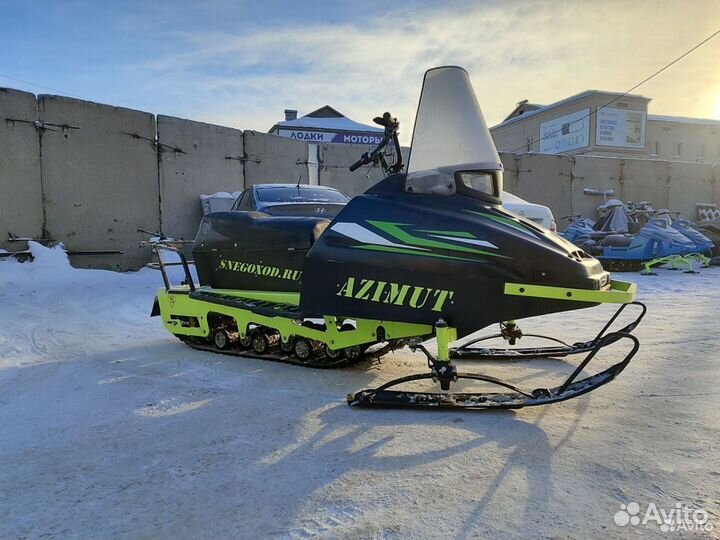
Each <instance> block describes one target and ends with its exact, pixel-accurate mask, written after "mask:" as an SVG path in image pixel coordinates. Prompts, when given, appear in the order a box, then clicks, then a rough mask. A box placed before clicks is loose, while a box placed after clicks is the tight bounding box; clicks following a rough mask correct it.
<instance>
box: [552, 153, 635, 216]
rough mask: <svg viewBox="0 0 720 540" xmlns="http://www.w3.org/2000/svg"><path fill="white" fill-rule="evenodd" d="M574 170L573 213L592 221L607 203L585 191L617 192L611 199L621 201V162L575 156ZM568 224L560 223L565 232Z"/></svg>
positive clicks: (596, 157)
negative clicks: (598, 209)
mask: <svg viewBox="0 0 720 540" xmlns="http://www.w3.org/2000/svg"><path fill="white" fill-rule="evenodd" d="M571 159H572V160H573V169H572V174H573V176H572V213H573V214H580V215H582V216H584V217H587V218H590V219H597V217H598V213H597V207H598V206H600V205H601V204H603V203H604V202H605V198H604V197H602V196H597V195H585V193H584V190H585V189H586V188H588V189H595V190H598V191H606V190H610V189H614V190H615V195H613V196H609V197H608V198H609V199H621V198H622V189H621V187H622V186H621V184H620V170H621V169H620V166H621V160H620V159H616V158H605V157H598V156H573V157H572V158H571ZM567 225H568V224H567V223H562V224H560V223H558V226H559V228H560V229H562V230H564V229H565V228H566V226H567Z"/></svg>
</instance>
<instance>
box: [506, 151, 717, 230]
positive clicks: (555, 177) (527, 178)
mask: <svg viewBox="0 0 720 540" xmlns="http://www.w3.org/2000/svg"><path fill="white" fill-rule="evenodd" d="M500 157H501V159H502V161H503V165H504V166H505V191H508V192H510V193H514V194H516V195H518V196H520V197H522V198H524V199H527V200H529V201H532V202H535V203H539V204H544V205H546V206H549V207H550V209H551V210H552V211H553V213H554V214H555V217H556V218H560V217H562V216H565V215H569V214H581V215H584V216H587V217H593V218H594V217H596V214H597V207H598V206H600V205H601V204H602V203H603V202H604V197H602V196H593V195H585V193H584V189H585V188H591V189H595V190H598V191H605V190H609V189H614V190H615V195H614V196H613V197H612V198H617V199H621V200H623V201H635V202H639V201H649V202H651V203H652V205H653V207H654V208H655V209H656V210H657V209H660V208H669V209H670V210H673V211H678V212H682V214H683V215H684V216H686V217H688V218H690V219H695V215H696V208H695V205H696V203H699V202H706V203H709V202H714V203H715V204H718V205H720V180H718V175H719V174H720V172H719V170H720V167H718V166H714V167H713V165H711V164H702V163H689V162H688V163H684V162H667V161H660V160H649V159H618V158H609V157H600V156H584V155H582V156H580V155H575V156H551V155H543V154H508V153H503V154H501V155H500ZM565 225H566V224H565V223H563V222H562V221H558V226H559V227H560V228H561V229H562V228H563V227H564V226H565Z"/></svg>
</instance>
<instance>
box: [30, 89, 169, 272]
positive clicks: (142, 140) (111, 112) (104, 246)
mask: <svg viewBox="0 0 720 540" xmlns="http://www.w3.org/2000/svg"><path fill="white" fill-rule="evenodd" d="M38 98H39V100H38V104H39V115H40V119H41V120H42V121H43V122H46V123H50V124H54V127H53V126H50V127H52V129H47V130H45V131H44V132H43V133H42V138H41V147H42V170H43V185H44V192H45V200H46V205H45V213H46V219H47V230H48V232H49V234H50V236H51V237H52V238H53V239H55V240H59V241H62V242H64V243H65V245H66V246H67V247H68V249H71V250H120V251H122V252H123V255H122V256H118V255H106V256H78V257H75V258H74V260H73V261H72V262H73V264H75V265H76V266H83V267H97V268H108V269H120V270H127V269H134V268H139V267H141V266H142V265H143V264H144V263H146V262H147V261H148V260H149V257H150V254H149V251H148V250H147V249H145V248H140V247H138V245H137V243H138V240H139V239H140V238H142V237H141V235H139V234H138V233H137V232H136V228H137V227H143V228H145V229H149V230H157V229H158V228H159V226H160V220H159V214H158V198H159V190H158V175H157V169H158V164H157V155H156V152H155V144H154V141H155V119H154V117H153V115H152V114H149V113H145V112H140V111H135V110H131V109H124V108H120V107H111V106H109V105H100V104H97V103H92V102H88V101H81V100H76V99H71V98H66V97H59V96H48V95H41V96H39V97H38Z"/></svg>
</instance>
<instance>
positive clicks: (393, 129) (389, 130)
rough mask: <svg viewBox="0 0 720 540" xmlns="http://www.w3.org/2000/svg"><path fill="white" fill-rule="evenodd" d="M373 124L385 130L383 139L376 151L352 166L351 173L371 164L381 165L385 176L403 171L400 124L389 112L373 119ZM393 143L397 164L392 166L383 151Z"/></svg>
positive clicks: (367, 154)
mask: <svg viewBox="0 0 720 540" xmlns="http://www.w3.org/2000/svg"><path fill="white" fill-rule="evenodd" d="M373 122H375V123H376V124H378V125H380V126H383V127H384V128H385V133H384V135H383V138H382V140H381V141H380V143H379V144H378V145H377V146H376V147H375V149H374V150H372V151H371V152H365V153H364V154H363V155H362V156H361V157H360V159H358V160H357V161H356V162H355V163H353V164H352V165H350V172H355V171H356V170H358V169H359V168H360V167H362V166H363V165H367V164H368V163H371V162H372V163H374V164H375V165H377V164H378V163H380V165H381V166H382V169H383V172H385V174H387V175H390V174H394V173H398V172H400V171H402V168H403V162H402V150H401V149H400V141H399V140H398V129H399V127H400V122H398V121H397V118H394V117H393V116H391V115H390V113H389V112H386V113H384V114H383V115H382V116H376V117H375V118H373ZM391 141H392V143H393V145H394V146H395V152H396V156H397V157H396V159H395V163H393V164H392V165H390V164H388V163H387V161H386V160H385V154H384V153H383V150H384V149H385V147H386V146H387V145H388V144H389V143H390V142H391Z"/></svg>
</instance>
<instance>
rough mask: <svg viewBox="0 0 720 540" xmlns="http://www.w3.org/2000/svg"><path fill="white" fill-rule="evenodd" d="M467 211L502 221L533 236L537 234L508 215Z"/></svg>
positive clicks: (498, 221)
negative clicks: (507, 216)
mask: <svg viewBox="0 0 720 540" xmlns="http://www.w3.org/2000/svg"><path fill="white" fill-rule="evenodd" d="M465 211H466V212H470V213H471V214H475V215H476V216H480V217H483V218H486V219H490V220H492V221H495V222H497V223H502V224H503V225H507V226H509V227H512V228H513V229H517V230H518V231H520V232H523V233H525V234H529V235H531V236H535V235H534V234H533V233H532V232H531V231H529V230H528V229H526V228H525V227H524V226H523V225H522V224H521V223H519V222H517V221H514V220H512V219H508V218H506V217H502V216H491V215H489V214H483V213H482V212H475V211H474V210H465Z"/></svg>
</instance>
